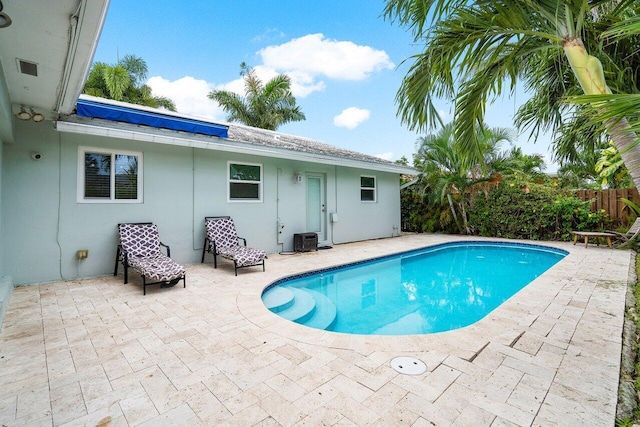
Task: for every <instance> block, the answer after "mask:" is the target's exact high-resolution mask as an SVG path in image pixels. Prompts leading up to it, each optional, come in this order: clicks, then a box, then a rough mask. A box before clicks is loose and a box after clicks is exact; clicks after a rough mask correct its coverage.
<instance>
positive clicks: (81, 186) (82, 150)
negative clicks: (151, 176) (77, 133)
mask: <svg viewBox="0 0 640 427" xmlns="http://www.w3.org/2000/svg"><path fill="white" fill-rule="evenodd" d="M87 153H95V154H107V155H110V156H111V159H112V160H111V164H112V165H115V163H116V162H115V156H116V155H123V156H136V157H138V188H137V193H138V198H137V199H116V198H115V197H116V191H115V187H116V179H115V176H116V170H115V167H112V168H111V178H110V180H109V194H110V197H109V198H108V199H107V198H95V199H94V198H86V197H85V196H84V193H85V183H86V182H85V170H84V166H85V163H84V159H85V154H87ZM143 163H144V161H143V155H142V152H141V151H127V150H114V149H107V148H97V147H78V178H77V179H78V181H77V182H78V185H77V188H78V193H77V201H78V203H127V204H129V203H143V201H144V198H143V194H142V189H143V188H144V186H143V182H142V181H143V179H142V177H143V176H144V174H143Z"/></svg>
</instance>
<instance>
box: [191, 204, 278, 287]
mask: <svg viewBox="0 0 640 427" xmlns="http://www.w3.org/2000/svg"><path fill="white" fill-rule="evenodd" d="M204 224H205V230H206V233H207V236H206V237H205V238H204V247H203V248H202V262H204V256H205V254H206V253H207V252H209V253H210V254H212V255H213V267H214V268H218V260H217V256H218V255H220V256H221V257H223V258H226V259H229V260H231V261H233V267H234V271H235V274H236V276H237V275H238V269H239V268H243V267H253V266H258V265H262V271H264V259H265V258H266V257H267V254H266V252H265V251H263V250H261V249H255V248H250V247H247V239H245V238H243V237H238V233H237V232H236V226H235V225H234V223H233V219H231V217H228V216H208V217H205V218H204ZM240 240H242V242H243V246H240V243H239V241H240Z"/></svg>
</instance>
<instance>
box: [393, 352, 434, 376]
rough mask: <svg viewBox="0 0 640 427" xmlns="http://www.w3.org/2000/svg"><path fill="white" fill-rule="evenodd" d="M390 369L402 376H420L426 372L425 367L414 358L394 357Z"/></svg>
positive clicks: (420, 361)
mask: <svg viewBox="0 0 640 427" xmlns="http://www.w3.org/2000/svg"><path fill="white" fill-rule="evenodd" d="M391 367H392V368H393V369H395V370H396V371H398V372H400V373H401V374H404V375H422V374H424V373H425V372H427V365H425V364H424V362H423V361H422V360H418V359H416V358H414V357H406V356H400V357H396V358H394V359H392V360H391Z"/></svg>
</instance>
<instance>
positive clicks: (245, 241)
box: [238, 236, 247, 246]
mask: <svg viewBox="0 0 640 427" xmlns="http://www.w3.org/2000/svg"><path fill="white" fill-rule="evenodd" d="M238 240H242V242H243V244H244V246H247V239H245V238H244V237H240V236H238Z"/></svg>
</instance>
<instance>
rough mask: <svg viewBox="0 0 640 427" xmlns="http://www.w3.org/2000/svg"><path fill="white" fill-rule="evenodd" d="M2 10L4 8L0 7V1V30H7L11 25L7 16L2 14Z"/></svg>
mask: <svg viewBox="0 0 640 427" xmlns="http://www.w3.org/2000/svg"><path fill="white" fill-rule="evenodd" d="M2 9H4V6H3V5H2V1H0V28H7V27H8V26H9V25H11V18H9V15H7V14H6V13H4V12H3V11H2Z"/></svg>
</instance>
